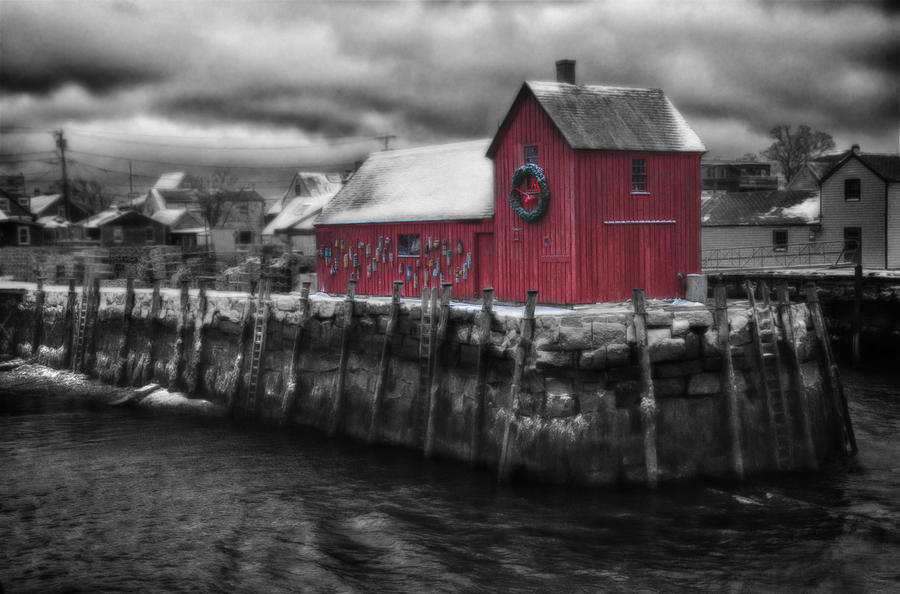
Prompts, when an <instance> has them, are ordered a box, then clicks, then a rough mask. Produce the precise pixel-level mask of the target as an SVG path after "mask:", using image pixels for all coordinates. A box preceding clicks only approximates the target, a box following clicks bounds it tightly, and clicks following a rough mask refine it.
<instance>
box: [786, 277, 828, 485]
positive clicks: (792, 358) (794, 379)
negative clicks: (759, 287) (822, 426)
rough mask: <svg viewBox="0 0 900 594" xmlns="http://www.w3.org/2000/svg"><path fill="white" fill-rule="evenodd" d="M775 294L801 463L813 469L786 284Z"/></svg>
mask: <svg viewBox="0 0 900 594" xmlns="http://www.w3.org/2000/svg"><path fill="white" fill-rule="evenodd" d="M777 294H778V319H779V322H780V324H781V330H782V332H783V333H784V344H785V346H786V347H787V353H788V366H789V367H790V376H791V393H792V394H794V395H795V397H796V403H797V413H798V420H799V423H800V439H801V440H802V441H803V459H804V464H803V465H804V467H806V468H809V469H815V468H816V467H818V462H817V461H816V448H815V445H814V444H813V439H812V427H811V426H810V420H809V402H808V399H807V397H806V388H805V386H804V383H803V373H802V372H801V370H800V355H799V354H798V353H797V342H796V340H795V339H794V314H793V313H792V312H791V299H790V297H789V293H788V286H787V285H786V284H784V283H782V284H780V285H778V289H777Z"/></svg>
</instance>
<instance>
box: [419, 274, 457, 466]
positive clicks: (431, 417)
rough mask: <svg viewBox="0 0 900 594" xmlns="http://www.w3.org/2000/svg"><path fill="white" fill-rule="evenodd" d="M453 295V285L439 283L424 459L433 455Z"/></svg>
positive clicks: (423, 449)
mask: <svg viewBox="0 0 900 594" xmlns="http://www.w3.org/2000/svg"><path fill="white" fill-rule="evenodd" d="M452 295H453V283H450V282H444V283H441V310H440V312H441V313H440V319H439V321H438V326H437V331H436V332H435V334H434V343H433V344H432V348H433V350H434V354H433V355H432V358H431V388H430V390H429V391H428V420H427V424H426V426H425V444H424V447H423V448H422V451H423V453H424V454H425V457H426V458H430V457H431V456H432V455H433V454H434V431H435V429H434V423H435V414H436V413H437V401H438V397H439V396H440V389H441V376H442V375H443V371H444V364H443V359H444V357H443V349H444V338H445V337H446V336H447V322H448V320H449V318H450V298H451V297H452Z"/></svg>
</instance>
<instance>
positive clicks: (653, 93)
mask: <svg viewBox="0 0 900 594" xmlns="http://www.w3.org/2000/svg"><path fill="white" fill-rule="evenodd" d="M526 89H527V90H528V91H530V92H531V94H532V95H533V96H534V98H535V99H536V100H537V102H538V103H539V104H540V106H541V107H542V108H543V109H544V111H545V112H546V113H547V115H548V116H549V117H550V119H551V120H552V121H553V123H554V124H555V125H556V127H557V128H558V129H559V131H560V133H562V135H563V137H564V138H565V139H566V142H568V144H569V146H571V147H572V148H573V149H592V150H620V151H630V150H634V151H679V152H705V151H706V147H705V146H704V145H703V142H702V141H701V140H700V137H699V136H697V134H696V132H694V131H693V130H692V129H691V127H690V126H689V125H688V123H687V121H686V120H685V119H684V117H683V116H682V115H681V113H680V112H679V111H678V110H677V109H675V106H674V105H672V102H671V101H669V99H668V98H667V97H666V96H665V94H664V93H663V92H662V90H661V89H641V88H625V87H607V86H600V85H572V84H568V83H560V82H541V81H528V82H526V83H525V84H524V86H523V89H522V91H520V96H521V92H523V91H525V90H526ZM517 102H518V101H517ZM513 105H515V103H514V104H513ZM513 111H514V110H513V108H510V111H509V113H507V116H506V119H505V120H504V123H505V122H506V120H508V119H509V118H510V117H511V116H512V113H513ZM501 130H503V126H501ZM502 135H503V134H502V132H498V134H497V135H496V136H495V138H494V141H495V142H497V140H498V139H499V138H500V137H501V136H502ZM495 149H496V145H495V144H494V143H492V144H491V148H490V154H493V152H494V150H495Z"/></svg>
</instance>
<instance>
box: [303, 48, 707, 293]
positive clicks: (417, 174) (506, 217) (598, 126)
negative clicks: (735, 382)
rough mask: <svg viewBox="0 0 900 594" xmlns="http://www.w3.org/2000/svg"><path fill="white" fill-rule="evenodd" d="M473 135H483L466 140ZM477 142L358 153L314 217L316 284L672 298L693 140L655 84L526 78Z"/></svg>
mask: <svg viewBox="0 0 900 594" xmlns="http://www.w3.org/2000/svg"><path fill="white" fill-rule="evenodd" d="M482 142H483V141H482ZM477 146H478V143H475V142H473V143H460V144H458V145H445V146H437V147H424V148H422V149H412V150H408V151H386V152H382V153H375V154H374V155H372V156H371V157H370V158H369V159H368V160H367V161H366V162H365V163H363V165H362V167H360V169H359V170H358V171H357V172H356V174H355V175H354V176H353V177H352V178H351V179H350V180H349V181H348V182H347V184H346V185H345V186H344V188H343V189H342V190H341V191H340V192H338V194H337V195H336V196H335V198H334V199H333V200H332V201H331V202H329V204H328V205H327V206H326V207H325V208H324V209H323V211H322V214H321V215H320V216H319V217H318V218H317V219H316V222H315V225H316V230H317V235H318V240H319V242H318V245H319V253H318V254H317V255H318V258H319V261H318V262H319V263H318V278H319V285H320V288H324V290H326V291H330V292H340V291H343V290H344V289H345V288H346V285H347V281H348V280H349V279H350V278H353V279H355V280H356V281H357V283H358V284H357V291H358V292H360V293H370V294H390V291H391V284H392V281H393V280H404V281H405V285H404V292H405V294H407V295H415V294H417V292H418V286H419V285H420V284H422V285H426V284H427V285H433V284H437V283H438V282H440V281H449V282H452V283H453V284H454V295H457V296H461V297H476V296H478V295H479V293H480V291H481V288H482V287H485V286H493V287H494V289H495V291H496V295H497V296H498V298H500V299H506V300H518V301H521V300H523V299H524V297H525V292H526V291H527V290H531V289H536V290H538V291H539V301H541V302H545V303H593V302H596V301H613V300H620V299H626V298H629V297H630V296H631V292H632V289H634V288H643V289H645V290H646V293H647V295H648V296H649V297H677V296H684V294H685V289H686V283H685V277H686V276H687V275H688V274H691V273H698V272H700V229H699V219H700V156H701V155H702V154H703V153H704V152H705V150H706V149H705V147H704V145H703V143H702V142H701V141H700V139H699V137H698V136H697V135H696V134H695V133H694V132H693V130H691V128H690V126H688V124H687V122H686V121H685V119H684V118H683V117H682V115H681V114H680V113H679V112H678V110H677V109H676V108H675V107H674V105H673V104H672V103H671V101H669V99H668V98H667V97H666V96H665V94H664V93H663V92H662V91H661V90H659V89H636V88H619V87H608V86H597V85H579V84H576V82H575V63H574V61H571V60H561V61H559V62H557V81H556V82H526V83H524V84H523V85H522V87H521V89H520V90H519V92H518V94H517V96H516V98H515V100H514V101H513V102H512V105H511V107H510V108H509V110H508V112H507V114H506V116H505V118H504V119H503V122H502V124H501V125H500V127H499V129H498V131H497V133H496V134H495V135H494V137H493V139H491V141H490V142H488V143H483V144H482V146H483V147H484V152H483V153H482V154H481V156H479V155H478V152H477V151H478V149H477Z"/></svg>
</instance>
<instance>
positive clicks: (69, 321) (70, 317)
mask: <svg viewBox="0 0 900 594" xmlns="http://www.w3.org/2000/svg"><path fill="white" fill-rule="evenodd" d="M75 299H76V294H75V279H74V278H70V279H69V294H68V296H67V298H66V321H65V338H64V339H63V369H71V368H72V349H73V347H74V346H75V345H74V344H72V341H73V340H74V338H75Z"/></svg>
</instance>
